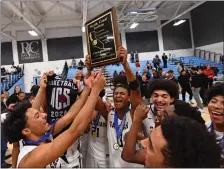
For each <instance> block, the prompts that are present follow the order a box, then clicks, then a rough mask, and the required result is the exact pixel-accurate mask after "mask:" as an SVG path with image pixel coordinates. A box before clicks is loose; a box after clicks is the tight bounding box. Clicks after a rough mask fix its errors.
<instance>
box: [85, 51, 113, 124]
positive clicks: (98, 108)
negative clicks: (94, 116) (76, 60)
mask: <svg viewBox="0 0 224 169" xmlns="http://www.w3.org/2000/svg"><path fill="white" fill-rule="evenodd" d="M85 65H86V68H87V74H86V77H89V76H91V72H92V67H91V61H90V56H89V55H87V56H86V59H85ZM96 99H97V103H96V108H95V110H96V111H98V112H99V113H100V114H101V115H102V116H103V117H104V119H105V120H107V116H108V113H109V111H107V108H106V106H105V103H104V102H103V100H102V99H101V98H100V97H99V96H98V97H97V98H96Z"/></svg>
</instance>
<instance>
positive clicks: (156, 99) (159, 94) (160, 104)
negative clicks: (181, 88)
mask: <svg viewBox="0 0 224 169" xmlns="http://www.w3.org/2000/svg"><path fill="white" fill-rule="evenodd" d="M173 101H174V98H171V97H170V95H169V93H168V92H167V91H165V90H155V91H154V92H153V94H152V103H153V104H154V106H155V108H156V109H157V110H160V111H163V110H165V108H166V107H167V106H169V105H170V104H171V103H172V102H173Z"/></svg>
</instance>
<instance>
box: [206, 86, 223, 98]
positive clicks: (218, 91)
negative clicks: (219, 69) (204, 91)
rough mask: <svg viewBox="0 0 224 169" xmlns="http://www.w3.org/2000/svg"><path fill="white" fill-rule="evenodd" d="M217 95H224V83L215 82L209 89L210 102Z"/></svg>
mask: <svg viewBox="0 0 224 169" xmlns="http://www.w3.org/2000/svg"><path fill="white" fill-rule="evenodd" d="M216 96H224V83H219V84H215V85H213V86H212V87H211V88H210V89H209V91H208V102H210V101H211V99H212V98H213V97H216Z"/></svg>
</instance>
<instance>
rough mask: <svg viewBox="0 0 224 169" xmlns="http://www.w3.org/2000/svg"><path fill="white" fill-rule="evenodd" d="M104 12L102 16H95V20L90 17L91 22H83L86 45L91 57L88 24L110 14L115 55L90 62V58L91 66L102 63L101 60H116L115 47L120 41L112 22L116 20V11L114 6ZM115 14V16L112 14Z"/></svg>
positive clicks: (109, 61) (110, 61) (111, 61)
mask: <svg viewBox="0 0 224 169" xmlns="http://www.w3.org/2000/svg"><path fill="white" fill-rule="evenodd" d="M105 12H106V13H105V14H104V15H102V16H100V17H99V18H96V17H95V18H96V19H95V20H94V18H93V19H92V20H90V21H91V22H89V23H88V22H87V23H86V24H85V28H86V36H87V45H88V54H89V55H90V58H91V48H90V43H91V42H90V38H89V34H90V33H89V31H88V26H89V25H91V24H92V23H94V22H96V21H98V20H100V19H101V18H103V17H105V16H107V15H110V21H111V27H112V33H113V37H114V47H115V57H114V58H111V59H107V60H102V61H97V62H96V63H92V60H91V65H92V66H97V65H102V63H103V62H106V63H107V62H108V63H113V61H116V60H118V56H117V54H116V52H117V47H118V46H119V45H120V44H121V43H120V37H119V36H120V35H119V33H118V28H115V26H114V22H117V16H116V15H115V14H116V13H115V8H114V7H113V8H111V9H109V10H108V12H107V11H105ZM114 15H115V16H114ZM113 18H114V20H113ZM115 29H116V32H115ZM116 33H118V36H117V35H116Z"/></svg>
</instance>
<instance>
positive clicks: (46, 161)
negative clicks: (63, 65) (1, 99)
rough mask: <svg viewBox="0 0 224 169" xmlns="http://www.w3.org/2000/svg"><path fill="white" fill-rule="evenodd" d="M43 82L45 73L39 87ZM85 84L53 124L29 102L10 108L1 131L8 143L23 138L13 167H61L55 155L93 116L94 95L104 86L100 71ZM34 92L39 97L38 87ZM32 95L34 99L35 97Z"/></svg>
mask: <svg viewBox="0 0 224 169" xmlns="http://www.w3.org/2000/svg"><path fill="white" fill-rule="evenodd" d="M46 81H47V77H46V75H45V77H44V78H43V81H42V82H41V87H42V88H46V83H45V82H46ZM86 84H87V85H88V86H87V87H86V89H85V90H84V91H83V93H82V95H81V97H82V99H80V101H79V100H78V101H77V102H76V103H75V104H74V105H73V106H72V108H71V111H69V112H68V113H67V114H66V115H65V116H63V117H62V118H60V119H59V120H58V121H55V122H53V123H47V115H46V114H45V113H40V112H39V111H38V110H37V109H33V108H32V107H31V103H30V102H29V101H24V102H20V103H18V104H17V105H16V107H15V109H14V111H13V112H12V113H11V114H10V115H9V116H8V117H7V119H6V121H5V123H4V126H3V131H4V134H5V135H6V137H7V139H8V140H9V142H11V143H12V142H17V141H19V140H21V139H23V142H24V146H23V148H22V149H21V151H20V154H19V158H18V163H17V167H21V168H26V167H27V168H44V167H46V166H47V167H51V168H56V167H61V159H60V158H59V157H60V156H61V154H63V153H64V152H65V151H66V150H67V149H68V147H69V146H71V145H72V144H73V143H74V141H76V140H77V139H78V138H79V137H80V135H81V134H82V133H83V132H84V130H85V129H86V127H87V126H88V123H89V122H90V121H91V120H92V119H93V118H94V117H95V115H94V114H93V110H94V108H95V106H96V102H97V100H96V99H95V96H96V95H99V93H100V91H101V90H102V89H103V88H104V86H105V79H104V77H103V75H102V71H101V70H100V71H99V72H98V74H97V75H96V76H95V77H94V76H91V77H90V78H88V79H87V80H86ZM90 87H91V88H92V89H91V92H90ZM38 93H40V95H39V96H41V95H42V94H41V89H40V90H39V91H38ZM89 93H90V95H89ZM88 95H89V97H88ZM42 96H43V95H42ZM87 97H88V99H87V100H86V99H85V98H87ZM36 98H37V99H38V96H37V97H36ZM83 104H85V105H84V106H83ZM80 109H81V110H80ZM79 110H80V111H79ZM76 116H77V117H76ZM72 121H73V122H72ZM71 122H72V124H71V126H70V127H69V128H68V129H67V130H66V131H64V132H63V133H61V134H60V135H59V136H58V137H57V138H55V139H54V140H52V136H54V135H58V133H60V132H61V131H62V130H63V129H64V128H65V126H67V125H68V124H70V123H71ZM65 138H66V139H65ZM72 168H75V166H74V167H72Z"/></svg>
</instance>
